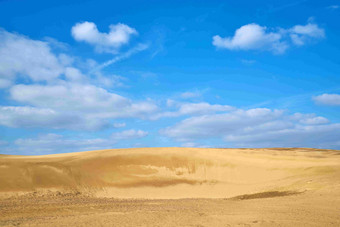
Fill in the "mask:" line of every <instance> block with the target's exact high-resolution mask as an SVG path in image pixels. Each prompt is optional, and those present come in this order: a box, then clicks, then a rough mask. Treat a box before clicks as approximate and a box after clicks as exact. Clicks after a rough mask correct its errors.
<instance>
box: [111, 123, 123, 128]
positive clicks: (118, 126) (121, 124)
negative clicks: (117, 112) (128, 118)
mask: <svg viewBox="0 0 340 227" xmlns="http://www.w3.org/2000/svg"><path fill="white" fill-rule="evenodd" d="M113 126H114V127H115V128H123V127H125V126H126V124H125V123H118V122H117V123H114V124H113Z"/></svg>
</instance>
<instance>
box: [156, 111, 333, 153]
mask: <svg viewBox="0 0 340 227" xmlns="http://www.w3.org/2000/svg"><path fill="white" fill-rule="evenodd" d="M339 129H340V124H331V123H329V121H328V120H327V119H326V118H324V117H320V116H315V115H314V114H293V115H289V114H287V113H285V112H284V111H282V110H271V109H267V108H256V109H249V110H242V109H237V110H235V111H231V112H229V113H220V114H206V115H202V116H194V117H189V118H187V119H184V120H182V121H181V122H179V123H177V124H175V125H173V126H170V127H168V128H165V129H162V130H160V133H161V135H163V136H167V137H170V138H173V139H175V140H177V141H180V142H183V143H193V142H197V141H199V142H200V143H204V141H206V140H208V139H221V140H223V141H224V142H225V143H226V144H228V146H234V147H240V146H241V147H276V146H284V147H287V146H311V147H328V148H334V147H336V146H338V145H340V144H337V143H338V138H339V136H340V131H339Z"/></svg>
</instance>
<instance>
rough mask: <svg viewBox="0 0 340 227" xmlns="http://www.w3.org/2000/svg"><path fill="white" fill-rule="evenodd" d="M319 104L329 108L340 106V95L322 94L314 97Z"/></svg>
mask: <svg viewBox="0 0 340 227" xmlns="http://www.w3.org/2000/svg"><path fill="white" fill-rule="evenodd" d="M313 100H314V101H315V102H316V103H317V104H322V105H328V106H340V95H338V94H322V95H318V96H315V97H313Z"/></svg>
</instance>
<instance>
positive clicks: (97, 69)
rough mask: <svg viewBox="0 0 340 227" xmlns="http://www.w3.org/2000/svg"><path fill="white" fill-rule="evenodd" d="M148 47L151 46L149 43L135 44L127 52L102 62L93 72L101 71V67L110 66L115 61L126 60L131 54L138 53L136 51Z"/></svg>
mask: <svg viewBox="0 0 340 227" xmlns="http://www.w3.org/2000/svg"><path fill="white" fill-rule="evenodd" d="M148 47H149V46H148V45H146V44H142V43H140V44H138V45H137V46H135V47H133V48H131V49H130V50H128V51H127V52H125V53H123V54H121V55H118V56H116V57H114V58H112V59H111V60H108V61H106V62H104V63H102V64H100V65H99V66H97V67H96V68H94V69H93V70H92V72H96V71H99V70H101V69H103V68H105V67H108V66H110V65H112V64H114V63H116V62H118V61H121V60H124V59H126V58H129V57H130V56H131V55H133V54H136V53H138V52H140V51H143V50H146V49H147V48H148Z"/></svg>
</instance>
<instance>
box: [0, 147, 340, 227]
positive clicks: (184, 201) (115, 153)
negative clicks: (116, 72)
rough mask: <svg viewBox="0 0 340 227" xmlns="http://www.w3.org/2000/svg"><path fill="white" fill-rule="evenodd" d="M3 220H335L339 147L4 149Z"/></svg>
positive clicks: (339, 222) (339, 203) (338, 221)
mask: <svg viewBox="0 0 340 227" xmlns="http://www.w3.org/2000/svg"><path fill="white" fill-rule="evenodd" d="M0 213H1V215H0V226H1V225H4V226H11V225H13V226H14V225H23V226H25V225H38V226H39V225H40V226H47V225H50V226H83V225H91V226H93V225H95V226H96V225H99V226H103V225H104V226H238V225H239V226H340V151H335V150H317V149H307V148H272V149H203V148H136V149H113V150H100V151H88V152H79V153H69V154H57V155H45V156H12V155H1V156H0Z"/></svg>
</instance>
